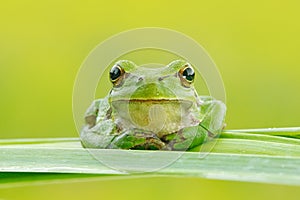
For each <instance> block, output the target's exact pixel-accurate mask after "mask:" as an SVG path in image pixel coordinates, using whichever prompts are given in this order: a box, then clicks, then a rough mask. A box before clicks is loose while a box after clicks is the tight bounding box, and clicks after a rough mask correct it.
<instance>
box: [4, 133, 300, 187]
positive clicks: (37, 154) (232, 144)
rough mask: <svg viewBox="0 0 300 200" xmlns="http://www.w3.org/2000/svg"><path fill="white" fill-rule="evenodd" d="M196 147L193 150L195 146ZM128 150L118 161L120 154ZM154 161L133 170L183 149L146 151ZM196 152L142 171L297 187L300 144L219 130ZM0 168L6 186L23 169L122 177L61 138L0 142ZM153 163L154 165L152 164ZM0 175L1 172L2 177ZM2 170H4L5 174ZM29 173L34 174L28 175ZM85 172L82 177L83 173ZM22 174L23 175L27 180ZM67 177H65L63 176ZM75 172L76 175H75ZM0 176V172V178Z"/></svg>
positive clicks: (40, 174) (114, 158) (133, 154)
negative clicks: (204, 150) (209, 147)
mask: <svg viewBox="0 0 300 200" xmlns="http://www.w3.org/2000/svg"><path fill="white" fill-rule="evenodd" d="M194 150H197V149H194ZM93 152H94V153H96V154H97V155H101V156H106V157H107V158H109V159H110V164H118V165H119V164H120V162H122V163H121V164H122V166H125V168H126V167H127V169H128V167H129V168H130V166H131V165H132V163H133V162H134V161H135V160H136V159H137V157H140V158H141V159H143V155H144V154H146V153H149V151H126V150H105V149H104V150H103V149H98V150H93ZM124 152H130V153H129V154H127V155H126V158H125V159H124V158H123V159H122V160H121V161H120V155H123V154H124ZM151 153H152V155H153V158H155V159H152V160H151V159H144V160H142V163H143V165H142V166H140V168H138V169H137V168H135V171H136V172H139V173H141V172H143V171H145V170H146V171H147V169H148V168H147V166H149V165H153V162H157V163H158V164H159V163H160V162H163V161H164V160H165V159H166V158H168V157H170V156H174V155H180V154H182V153H183V152H168V151H155V152H151ZM199 155H200V154H199V152H185V153H183V154H182V156H181V157H180V156H178V157H179V159H177V160H175V161H174V162H172V163H170V165H168V166H166V167H164V168H161V169H160V170H157V171H154V172H152V173H146V174H144V173H143V175H147V176H148V175H169V176H196V177H203V178H213V179H222V180H239V181H252V182H263V183H276V184H289V185H300V167H299V166H300V145H299V142H298V140H296V139H293V138H283V137H277V136H270V135H260V134H248V133H238V132H224V134H222V135H221V138H219V139H218V142H217V144H216V145H215V147H214V149H213V152H212V153H210V154H208V155H207V156H206V157H204V158H202V159H201V158H199ZM0 161H1V162H0V171H1V172H2V173H1V174H2V178H3V177H4V176H5V175H3V173H4V172H10V176H11V177H9V176H8V175H7V176H6V178H3V179H2V181H0V184H2V185H3V184H5V183H7V182H10V181H12V180H18V179H17V178H14V176H15V174H14V173H13V172H15V173H18V174H19V175H20V172H26V173H21V175H20V177H22V176H23V177H22V178H21V180H28V181H29V180H30V178H29V177H30V176H27V175H28V174H27V173H33V172H34V174H35V176H37V178H40V179H39V180H42V179H45V180H49V179H51V178H52V177H51V175H50V176H48V177H47V175H46V176H45V174H44V173H45V172H47V173H50V174H53V173H67V174H69V175H63V174H55V175H53V177H57V176H58V177H59V176H62V178H66V179H67V178H71V177H74V176H75V177H76V176H77V175H75V174H81V175H84V174H85V175H89V174H100V175H105V174H106V175H118V174H119V175H125V176H128V174H127V172H124V171H118V170H114V169H111V168H110V167H108V166H105V165H104V164H102V163H101V162H99V161H98V160H96V159H95V158H94V157H93V156H92V155H91V154H90V153H89V152H88V151H87V150H86V149H83V148H82V147H81V145H80V142H79V140H78V138H70V139H69V138H60V139H32V140H31V139H26V140H1V141H0ZM154 164H155V163H154ZM1 174H0V175H1ZM4 174H5V173H4ZM30 175H33V174H30ZM85 175H84V176H85ZM24 176H27V178H28V179H26V177H24ZM68 176H69V177H68ZM79 176H80V175H79ZM0 178H1V176H0Z"/></svg>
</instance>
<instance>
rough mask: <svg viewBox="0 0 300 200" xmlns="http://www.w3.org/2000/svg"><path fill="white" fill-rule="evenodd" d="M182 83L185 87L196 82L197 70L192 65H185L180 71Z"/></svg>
mask: <svg viewBox="0 0 300 200" xmlns="http://www.w3.org/2000/svg"><path fill="white" fill-rule="evenodd" d="M178 74H179V77H180V80H181V83H182V85H183V86H185V87H189V86H190V84H192V83H193V82H194V78H195V71H194V69H193V68H192V67H191V66H190V65H185V66H184V67H183V68H181V69H180V70H179V72H178Z"/></svg>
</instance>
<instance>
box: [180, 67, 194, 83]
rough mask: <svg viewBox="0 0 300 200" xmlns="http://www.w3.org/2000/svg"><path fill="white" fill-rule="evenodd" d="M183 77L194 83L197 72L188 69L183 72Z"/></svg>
mask: <svg viewBox="0 0 300 200" xmlns="http://www.w3.org/2000/svg"><path fill="white" fill-rule="evenodd" d="M182 76H183V77H184V78H185V79H186V80H188V81H193V80H194V77H195V72H194V70H193V69H192V68H190V67H188V68H186V69H185V70H184V71H183V73H182Z"/></svg>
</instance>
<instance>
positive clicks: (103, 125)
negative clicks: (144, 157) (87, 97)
mask: <svg viewBox="0 0 300 200" xmlns="http://www.w3.org/2000/svg"><path fill="white" fill-rule="evenodd" d="M110 115H111V109H110V105H109V103H108V99H107V98H104V99H98V100H95V101H94V102H93V103H92V105H91V106H90V107H89V108H88V109H87V111H86V114H85V121H86V125H85V126H84V127H83V129H82V131H81V134H80V137H81V142H82V144H83V146H84V147H86V148H99V149H163V148H164V146H165V143H164V142H162V141H161V140H160V139H159V138H158V137H157V136H156V135H155V134H154V133H153V132H151V131H145V130H142V129H137V128H133V129H129V130H125V131H121V132H120V133H119V132H118V131H117V130H118V128H117V125H116V124H115V122H113V120H112V119H110Z"/></svg>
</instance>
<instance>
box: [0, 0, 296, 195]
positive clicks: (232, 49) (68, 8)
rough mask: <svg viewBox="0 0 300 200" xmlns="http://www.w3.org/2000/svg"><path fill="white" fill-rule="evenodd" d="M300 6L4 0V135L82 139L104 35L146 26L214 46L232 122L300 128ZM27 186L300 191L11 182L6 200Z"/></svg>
mask: <svg viewBox="0 0 300 200" xmlns="http://www.w3.org/2000/svg"><path fill="white" fill-rule="evenodd" d="M299 8H300V3H299V1H296V0H295V1H293V0H285V1H278V0H267V1H263V0H253V1H232V0H228V1H221V0H220V1H188V0H186V1H155V0H153V1H137V0H135V1H95V0H94V1H88V0H87V1H82V2H81V1H74V0H73V1H56V0H51V1H48V0H44V1H36V0H32V1H28V0H25V1H5V2H2V3H1V7H0V75H1V78H0V92H1V98H0V111H1V114H0V131H1V133H0V134H1V135H0V138H24V137H68V136H70V137H77V136H78V134H77V131H76V129H75V126H74V122H73V116H72V89H73V83H74V81H75V78H76V73H77V72H78V70H79V67H80V65H81V63H82V62H83V60H84V59H85V57H86V56H87V55H88V53H89V52H90V51H91V50H92V49H93V48H94V47H95V46H96V45H97V44H98V43H100V42H101V41H103V40H105V39H107V38H108V37H110V36H112V35H114V34H117V33H119V32H121V31H125V30H128V29H133V28H138V27H145V26H147V27H148V26H155V27H164V28H170V29H174V30H176V31H180V32H182V33H184V34H187V35H189V36H190V37H192V38H194V39H195V40H196V41H197V42H199V43H200V44H201V45H203V47H204V48H205V49H206V50H207V51H208V53H209V54H210V56H211V57H212V58H213V60H214V61H215V63H216V64H217V66H218V68H219V70H220V73H221V74H222V77H223V81H224V84H225V88H226V94H227V106H228V113H227V119H226V122H227V128H228V129H234V128H256V127H285V126H299V113H300V106H299V100H300V93H299V89H300V79H299V75H300V67H299V63H300V55H299V52H300V51H299V50H300V37H299V35H300V23H299V20H300V12H299ZM107 91H108V89H107V90H105V91H103V95H104V93H106V92H107ZM100 93H101V92H100ZM99 95H101V94H99ZM297 189H298V190H297ZM20 190H21V191H20ZM24 191H26V193H25V195H24V196H19V198H22V197H23V199H24V198H25V197H28V198H29V199H32V198H34V197H36V198H42V197H45V198H44V199H46V198H47V197H49V199H52V196H49V195H48V194H49V193H50V192H51V193H52V192H55V193H56V196H55V197H56V198H58V197H65V198H72V199H83V198H92V197H99V198H100V197H105V198H113V197H119V198H121V197H123V198H125V197H127V198H131V199H140V198H141V196H142V197H143V198H145V199H147V198H149V199H150V198H158V197H163V198H165V199H168V198H170V199H171V198H173V199H174V198H175V197H185V198H186V197H193V198H199V199H204V198H208V199H210V198H212V197H214V198H222V199H233V198H236V199H242V198H243V199H252V197H255V198H259V197H260V198H261V199H267V198H270V199H279V198H284V197H285V198H287V197H289V199H292V198H295V199H296V198H297V197H299V194H300V192H299V188H296V187H288V186H274V185H267V184H255V183H238V182H229V181H213V180H203V179H193V178H186V179H175V178H148V179H126V180H109V181H87V182H85V183H80V184H78V183H77V184H70V183H64V184H60V185H58V186H55V185H44V186H43V185H42V186H31V187H21V188H12V189H7V190H0V199H1V198H2V197H3V198H4V199H6V198H9V199H10V198H14V197H16V196H18V195H20V194H21V193H20V192H24ZM118 191H120V192H118ZM253 195H254V196H253Z"/></svg>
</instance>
